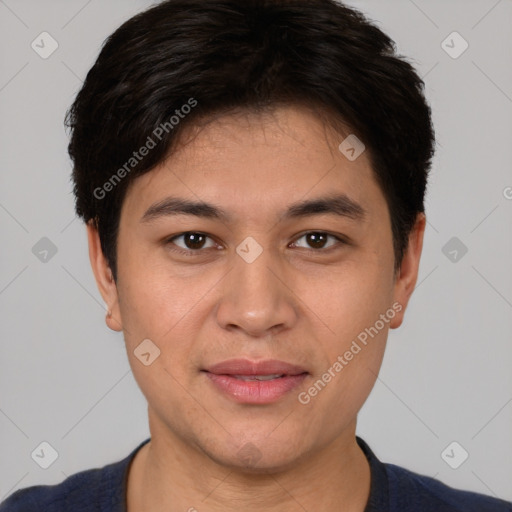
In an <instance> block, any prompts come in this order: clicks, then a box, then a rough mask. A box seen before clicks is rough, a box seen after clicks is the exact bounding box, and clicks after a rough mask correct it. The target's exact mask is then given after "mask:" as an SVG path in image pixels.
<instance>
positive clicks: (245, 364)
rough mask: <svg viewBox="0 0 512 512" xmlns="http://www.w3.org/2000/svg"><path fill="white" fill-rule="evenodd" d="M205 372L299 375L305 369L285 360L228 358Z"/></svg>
mask: <svg viewBox="0 0 512 512" xmlns="http://www.w3.org/2000/svg"><path fill="white" fill-rule="evenodd" d="M205 371H207V372H209V373H213V374H216V375H250V376H254V375H274V374H279V375H291V376H293V375H300V374H301V373H307V370H306V369H304V368H302V367H300V366H297V365H294V364H290V363H286V362H285V361H279V360H277V359H264V360H261V361H250V360H248V359H228V360H227V361H222V362H220V363H217V364H214V365H213V366H210V367H209V368H206V370H205Z"/></svg>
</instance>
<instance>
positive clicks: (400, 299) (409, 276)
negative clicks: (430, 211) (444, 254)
mask: <svg viewBox="0 0 512 512" xmlns="http://www.w3.org/2000/svg"><path fill="white" fill-rule="evenodd" d="M425 225H426V217H425V214H424V213H419V214H418V216H417V217H416V222H415V224H414V227H413V229H412V231H411V233H410V235H409V243H408V245H407V248H406V251H405V253H404V256H403V259H402V262H401V265H400V268H399V269H398V272H397V276H396V278H395V285H394V287H395V288H394V294H393V296H394V302H396V303H399V304H400V305H401V306H402V307H401V309H400V312H399V313H398V314H397V315H396V316H395V317H394V318H393V320H392V321H391V322H390V328H391V329H396V328H398V327H400V325H402V322H403V319H404V314H405V310H406V308H407V304H408V302H409V299H410V298H411V295H412V292H413V291H414V288H415V286H416V281H417V279H418V271H419V265H420V258H421V251H422V249H423V235H424V234H425Z"/></svg>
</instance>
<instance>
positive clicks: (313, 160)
mask: <svg viewBox="0 0 512 512" xmlns="http://www.w3.org/2000/svg"><path fill="white" fill-rule="evenodd" d="M347 136H350V133H349V132H346V133H344V134H340V133H338V132H335V131H334V130H333V129H331V128H329V127H327V126H326V125H325V124H324V123H323V122H322V121H321V120H320V119H319V117H318V116H315V115H314V113H313V112H311V111H310V110H307V109H303V108H298V107H281V108H278V109H276V110H274V111H272V112H265V113H258V114H256V113H247V112H245V113H237V114H233V115H225V116H221V117H218V118H215V119H210V120H208V122H206V123H203V124H201V125H197V124H196V125H194V126H191V127H187V130H185V131H184V132H183V135H182V137H181V139H180V142H179V144H178V145H177V149H176V150H175V151H174V152H172V153H171V154H170V155H169V156H168V157H167V159H166V160H165V161H164V162H162V163H161V164H159V165H158V166H157V167H155V168H154V169H153V170H151V171H149V172H148V173H146V174H144V175H143V176H140V177H138V178H137V179H135V180H134V182H133V183H132V185H131V187H130V188H129V190H128V193H127V195H126V198H125V201H124V203H123V210H126V211H128V212H130V213H131V214H135V215H138V216H139V218H140V217H141V216H144V213H145V212H146V211H147V209H148V208H150V207H151V205H153V204H155V203H157V202H159V201H160V202H161V201H163V200H164V199H165V198H166V197H168V196H174V197H176V196H179V197H182V198H187V199H190V200H194V201H196V202H197V201H208V202H213V203H215V204H223V205H226V206H225V208H224V209H225V210H226V211H229V210H230V208H231V207H232V209H234V210H236V213H237V214H238V215H239V216H245V218H247V219H256V218H258V217H261V215H262V214H263V213H264V212H267V211H268V212H273V213H275V212H277V211H279V212H282V210H283V206H284V205H285V204H292V203H294V204H297V203H298V202H299V201H300V200H305V199H307V198H313V197H320V196H322V197H324V196H326V195H336V194H338V193H342V194H344V195H346V196H347V197H348V198H350V199H351V200H352V201H353V202H355V203H357V204H360V205H361V206H362V207H363V209H364V210H368V211H371V210H374V209H375V208H376V207H377V208H378V206H379V205H382V204H383V202H384V198H383V196H382V193H381V191H380V188H379V187H378V185H377V183H376V181H375V178H374V173H373V170H372V168H371V165H370V161H369V157H368V155H367V152H366V151H363V152H362V153H361V154H360V155H359V156H358V157H357V158H356V159H349V158H347V155H348V156H352V154H351V153H350V152H349V153H346V152H345V150H346V149H347V140H348V142H349V143H351V141H352V137H349V138H348V139H347ZM343 141H345V142H343ZM342 143H343V144H342ZM340 144H342V148H341V149H342V150H341V151H340V148H339V146H340ZM355 149H356V150H360V149H361V148H360V147H356V148H355Z"/></svg>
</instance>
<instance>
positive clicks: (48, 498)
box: [0, 469, 103, 512]
mask: <svg viewBox="0 0 512 512" xmlns="http://www.w3.org/2000/svg"><path fill="white" fill-rule="evenodd" d="M102 473H103V470H102V469H90V470H86V471H81V472H80V473H75V474H74V475H71V476H69V477H68V478H66V479H65V480H64V481H63V482H61V483H59V484H56V485H34V486H32V487H25V488H24V489H19V490H17V491H16V492H14V493H13V494H11V495H10V496H9V497H8V498H7V499H6V500H5V501H3V502H2V503H0V512H35V511H39V510H44V511H45V512H61V511H64V510H66V511H67V510H76V511H77V512H78V511H82V510H84V511H85V510H87V506H89V507H90V505H91V497H93V496H94V495H95V494H96V493H97V492H98V490H99V487H100V483H101V480H102Z"/></svg>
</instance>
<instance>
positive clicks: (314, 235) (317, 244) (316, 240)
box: [292, 231, 346, 252]
mask: <svg viewBox="0 0 512 512" xmlns="http://www.w3.org/2000/svg"><path fill="white" fill-rule="evenodd" d="M329 238H331V239H333V240H335V241H337V242H339V244H344V243H346V242H345V241H344V240H342V239H341V238H339V237H337V236H334V235H330V234H329V233H325V232H323V231H310V232H309V233H305V234H304V235H302V236H301V237H300V238H298V239H297V241H299V240H301V239H305V241H306V243H307V244H309V247H304V246H303V247H304V248H305V249H308V250H312V251H317V252H318V251H319V250H327V249H330V248H331V247H334V246H336V245H338V244H337V243H336V242H334V243H333V244H331V245H328V246H326V243H327V240H328V239H329ZM297 241H296V242H294V243H293V244H292V245H293V246H297ZM299 247H300V245H299Z"/></svg>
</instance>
